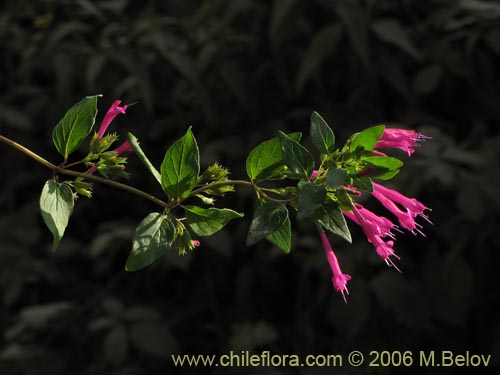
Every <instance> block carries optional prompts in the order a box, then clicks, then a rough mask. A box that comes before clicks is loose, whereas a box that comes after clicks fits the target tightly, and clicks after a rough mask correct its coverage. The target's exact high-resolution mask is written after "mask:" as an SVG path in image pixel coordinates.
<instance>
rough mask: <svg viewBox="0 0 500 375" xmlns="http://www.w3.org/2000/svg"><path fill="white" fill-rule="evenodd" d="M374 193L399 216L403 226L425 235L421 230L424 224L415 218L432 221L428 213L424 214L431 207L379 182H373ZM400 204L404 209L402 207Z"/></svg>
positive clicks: (414, 232)
mask: <svg viewBox="0 0 500 375" xmlns="http://www.w3.org/2000/svg"><path fill="white" fill-rule="evenodd" d="M372 195H373V196H374V197H375V198H377V200H378V201H379V202H380V203H382V205H383V206H384V207H385V208H387V209H388V210H389V211H391V212H392V213H393V214H394V215H395V216H396V217H397V218H398V221H399V224H400V225H401V226H402V227H403V228H405V229H407V230H408V231H410V232H411V233H413V234H414V235H416V234H417V232H418V233H420V234H421V235H422V236H424V237H425V235H424V233H422V231H421V230H420V228H422V226H421V225H420V224H418V223H416V222H415V218H416V217H417V216H421V217H423V218H424V219H425V220H427V221H428V222H429V223H431V221H430V220H429V218H428V217H427V215H424V211H425V210H430V209H429V208H427V207H425V206H424V205H423V204H422V203H420V202H419V201H417V200H416V199H414V198H408V197H406V196H404V195H403V194H401V193H399V192H397V191H395V190H392V189H389V188H386V187H384V186H382V185H379V184H377V183H373V192H372ZM398 204H399V205H400V206H401V207H402V208H403V209H401V208H400V207H399V206H398ZM431 224H432V223H431Z"/></svg>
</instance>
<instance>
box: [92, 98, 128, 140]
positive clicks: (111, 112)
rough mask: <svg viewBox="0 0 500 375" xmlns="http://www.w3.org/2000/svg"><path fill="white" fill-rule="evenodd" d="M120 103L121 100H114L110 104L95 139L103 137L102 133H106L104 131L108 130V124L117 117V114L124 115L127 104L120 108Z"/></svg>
mask: <svg viewBox="0 0 500 375" xmlns="http://www.w3.org/2000/svg"><path fill="white" fill-rule="evenodd" d="M121 102H122V101H121V100H115V101H114V102H113V104H111V107H109V109H108V112H107V113H106V115H105V116H104V118H103V119H102V122H101V126H100V128H99V131H98V132H97V139H101V138H102V137H103V135H104V133H106V130H107V129H108V126H109V124H111V122H112V121H113V120H114V118H115V117H116V116H118V114H120V113H121V114H125V111H126V110H127V107H128V104H125V105H124V106H123V107H120V103H121Z"/></svg>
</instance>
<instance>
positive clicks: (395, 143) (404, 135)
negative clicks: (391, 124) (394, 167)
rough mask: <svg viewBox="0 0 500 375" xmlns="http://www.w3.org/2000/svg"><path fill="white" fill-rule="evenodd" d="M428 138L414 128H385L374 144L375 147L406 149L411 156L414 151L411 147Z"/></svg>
mask: <svg viewBox="0 0 500 375" xmlns="http://www.w3.org/2000/svg"><path fill="white" fill-rule="evenodd" d="M429 138H430V137H426V136H425V135H423V134H421V133H418V132H417V131H415V130H405V129H388V128H385V129H384V132H383V133H382V136H381V137H380V139H379V140H378V142H377V143H376V144H375V148H376V149H379V148H399V149H400V150H403V151H406V152H407V153H408V156H411V154H413V152H415V150H414V149H413V147H417V146H418V142H422V141H425V140H426V139H429Z"/></svg>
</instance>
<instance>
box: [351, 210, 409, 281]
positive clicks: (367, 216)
mask: <svg viewBox="0 0 500 375" xmlns="http://www.w3.org/2000/svg"><path fill="white" fill-rule="evenodd" d="M352 212H353V213H350V212H346V211H344V215H345V216H347V217H348V218H349V219H351V220H352V221H354V222H355V223H356V224H358V225H359V226H361V229H363V232H364V233H365V235H366V238H367V239H368V242H370V243H371V244H372V245H373V246H374V247H375V251H376V252H377V255H378V256H379V257H380V258H382V259H383V260H384V261H385V263H386V264H387V265H388V266H389V267H391V266H392V267H394V268H395V269H396V270H398V272H401V270H400V269H399V268H398V267H397V266H396V265H395V264H394V262H393V261H392V259H391V258H390V257H391V256H393V257H395V258H396V259H398V260H399V259H400V258H399V257H398V256H397V255H396V254H395V253H394V249H393V248H392V247H393V246H394V241H392V240H389V241H387V242H385V241H384V240H383V239H382V238H384V237H390V238H392V239H394V235H393V233H392V232H391V231H392V229H393V228H396V226H395V225H394V223H392V222H391V221H390V220H389V219H387V218H385V217H381V216H377V215H375V214H374V213H373V212H371V211H370V210H367V209H366V208H364V207H363V206H361V205H354V206H353V208H352ZM396 229H397V228H396Z"/></svg>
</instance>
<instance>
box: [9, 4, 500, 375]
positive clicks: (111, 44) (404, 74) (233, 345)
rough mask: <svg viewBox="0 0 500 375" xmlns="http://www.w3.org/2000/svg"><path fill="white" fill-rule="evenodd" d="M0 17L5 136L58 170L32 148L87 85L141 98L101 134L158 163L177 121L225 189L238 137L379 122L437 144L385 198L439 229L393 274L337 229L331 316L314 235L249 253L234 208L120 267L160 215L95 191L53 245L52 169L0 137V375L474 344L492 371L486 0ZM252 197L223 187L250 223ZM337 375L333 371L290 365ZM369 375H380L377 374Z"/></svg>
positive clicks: (498, 61)
mask: <svg viewBox="0 0 500 375" xmlns="http://www.w3.org/2000/svg"><path fill="white" fill-rule="evenodd" d="M1 7H2V9H1V11H0V132H1V133H2V134H4V135H6V136H8V137H10V138H12V139H14V140H17V141H19V142H20V143H22V144H25V145H26V146H28V147H30V148H32V149H33V150H34V151H36V152H38V153H40V154H41V155H43V156H45V157H47V158H48V159H49V160H52V161H54V162H57V160H60V157H58V154H57V152H56V150H55V149H53V148H52V149H50V148H49V145H50V144H51V133H52V129H53V126H54V125H55V124H56V123H57V122H58V121H59V119H60V118H61V117H62V115H63V114H64V112H65V110H66V109H68V108H69V107H70V106H71V105H73V104H74V103H75V102H77V101H78V100H80V99H81V98H82V97H84V96H85V95H93V94H97V93H101V94H104V97H103V98H102V99H101V100H100V102H99V110H100V112H99V115H98V118H99V119H101V118H102V116H103V115H104V113H105V111H106V109H107V108H108V106H109V105H110V104H111V103H112V102H113V100H114V99H115V98H121V99H123V100H124V102H126V103H130V102H132V101H136V100H138V101H139V104H138V105H136V106H134V107H131V108H130V109H129V110H128V113H127V115H126V116H121V117H119V118H117V120H116V121H115V123H114V124H113V125H112V130H113V131H114V130H116V131H119V132H120V133H121V135H122V137H125V134H126V131H132V132H133V133H134V134H136V135H137V136H138V138H139V139H140V141H141V146H142V147H143V149H144V150H145V151H146V152H148V154H149V156H150V158H151V160H152V161H154V163H155V164H156V165H157V166H159V165H160V164H161V161H162V158H163V153H164V151H165V150H166V148H167V147H168V145H170V144H171V143H172V142H173V141H175V140H176V139H178V138H179V137H180V136H181V135H182V134H184V133H185V132H186V130H187V127H188V126H190V125H192V126H193V132H194V133H195V135H196V137H197V141H198V145H199V147H200V152H201V160H202V163H203V165H204V166H205V167H206V166H208V165H209V164H210V163H213V162H215V161H219V162H221V163H223V164H224V165H227V166H228V167H229V168H230V169H231V171H232V176H233V177H235V178H241V177H243V176H244V175H245V167H244V165H245V164H244V161H245V157H246V155H247V154H248V152H249V151H250V150H251V148H252V147H254V146H255V145H257V144H258V143H260V142H261V141H263V140H265V139H268V138H271V137H275V136H277V134H278V130H282V131H284V132H287V133H289V132H294V131H304V132H307V131H308V125H309V117H310V115H311V113H312V111H314V110H316V111H318V112H319V113H320V114H321V115H322V117H323V118H324V119H325V120H326V121H327V122H328V123H329V124H330V125H331V126H332V128H333V129H334V131H335V135H336V139H337V143H338V144H341V142H343V141H344V140H345V139H346V138H347V137H348V136H349V135H350V134H352V133H353V132H355V131H358V130H360V129H362V128H364V127H366V126H370V125H375V124H379V123H387V124H388V125H389V126H403V127H411V128H417V129H419V130H420V131H422V132H423V133H425V134H427V135H430V136H432V137H433V140H432V141H430V142H427V143H425V144H423V146H422V147H421V148H420V149H418V150H417V152H416V153H415V155H414V156H413V157H412V158H411V159H408V158H406V157H404V155H402V154H399V153H397V152H396V153H395V154H397V156H402V157H403V158H404V160H405V161H406V165H405V167H404V168H403V172H402V173H401V174H400V175H398V176H397V177H396V179H395V180H394V185H393V186H396V187H397V188H398V189H399V190H400V191H402V192H403V193H405V194H407V195H409V196H415V197H418V198H419V199H420V200H421V201H423V202H425V203H426V204H427V205H428V206H429V207H431V208H432V210H433V211H432V213H431V218H432V220H433V221H434V223H435V225H434V226H433V227H431V226H430V225H425V228H424V231H425V232H426V233H427V235H428V238H427V239H424V238H422V237H413V236H411V235H407V236H404V237H400V239H399V240H398V242H397V252H398V253H399V255H401V256H402V261H401V263H400V265H401V268H402V269H403V270H404V273H403V274H402V275H400V274H398V273H396V272H395V271H394V270H393V269H387V267H386V266H385V265H384V264H383V262H381V261H380V260H379V259H378V258H377V257H376V255H375V252H374V251H373V249H372V247H371V246H370V245H369V244H368V243H367V242H366V240H365V238H364V236H363V234H362V233H361V231H360V230H358V228H355V227H354V226H352V228H353V237H354V240H353V244H352V245H349V244H347V243H346V242H344V241H342V240H341V239H335V240H334V241H333V243H334V247H335V248H336V249H337V252H338V254H339V258H340V261H341V263H342V266H343V269H344V271H345V272H348V273H350V274H351V275H352V276H353V280H352V282H351V283H350V285H349V290H350V292H351V295H350V296H349V304H348V305H344V303H343V301H342V298H341V297H340V295H339V294H338V293H336V292H335V291H334V290H333V288H332V285H331V281H330V277H331V275H330V270H329V269H328V266H327V263H326V261H325V259H324V254H323V250H322V248H321V242H320V240H319V238H318V236H317V234H316V233H315V232H314V228H313V227H311V226H309V225H307V224H303V223H301V224H300V225H297V224H296V221H295V224H294V228H295V231H294V245H293V247H292V251H291V254H290V255H285V254H284V253H282V252H281V251H280V250H278V249H277V248H275V247H273V246H271V245H269V244H268V243H259V244H257V245H255V246H252V247H250V248H247V247H245V237H246V230H247V228H248V225H249V223H250V218H249V217H247V218H245V219H242V220H239V221H235V222H232V223H230V224H229V226H228V229H226V230H225V231H223V233H221V234H218V235H217V236H214V237H213V238H206V239H203V243H202V246H201V247H200V248H198V249H196V250H195V251H194V253H192V254H189V255H187V256H185V257H182V258H179V257H177V256H176V255H175V253H174V252H171V254H169V255H168V256H167V257H165V259H162V260H160V261H159V262H157V263H155V264H154V265H153V266H152V267H149V268H148V269H145V270H143V271H140V272H137V273H131V274H128V273H126V272H125V271H124V263H125V260H126V258H127V255H128V252H129V250H130V247H131V238H132V233H133V229H134V226H135V225H136V224H137V223H138V222H139V221H140V220H141V219H142V218H143V217H145V216H146V214H147V213H149V212H152V211H154V210H156V207H153V206H152V204H151V203H150V202H147V201H144V200H140V199H138V198H136V197H134V196H131V195H128V194H127V193H124V192H119V191H115V190H112V189H110V188H108V187H106V186H96V188H95V198H94V199H93V200H92V201H88V200H87V199H85V198H80V200H79V201H78V202H77V204H76V206H75V212H74V214H73V217H72V218H71V221H70V225H69V227H68V229H67V230H66V235H65V238H64V239H63V241H62V243H61V246H60V248H59V250H58V251H57V253H55V254H52V253H51V252H50V247H51V241H52V240H51V235H50V233H49V231H48V230H46V228H45V227H44V225H43V222H42V219H41V217H40V214H39V212H38V197H39V194H40V191H41V189H42V187H43V184H44V182H45V180H46V179H48V178H50V173H49V172H48V171H47V170H44V169H43V168H42V167H41V166H39V165H37V164H35V163H34V162H33V161H32V160H30V159H28V158H27V157H25V156H24V155H22V154H20V153H16V152H15V151H13V150H11V149H8V148H7V147H6V146H4V145H2V146H0V162H1V168H0V186H1V190H0V210H1V214H0V304H1V309H0V348H1V349H0V373H2V374H104V373H106V374H140V373H150V374H160V373H161V374H164V373H167V371H168V370H169V369H170V368H171V360H170V354H171V353H177V352H179V353H193V354H197V353H215V354H218V353H221V354H223V353H226V352H228V351H229V350H235V351H239V350H243V349H248V350H254V351H256V352H260V351H261V350H264V349H269V350H271V351H272V352H274V353H287V354H293V353H295V354H308V353H314V354H320V353H323V354H328V353H347V352H349V351H350V350H352V349H357V350H362V351H364V352H365V353H367V352H368V351H369V350H401V351H402V350H414V351H418V350H441V349H443V350H454V351H456V352H457V353H458V352H465V351H466V350H469V351H471V352H475V353H480V354H492V355H493V361H495V362H496V364H495V366H496V365H497V364H498V363H499V361H500V320H499V317H500V311H499V309H498V306H499V305H500V304H499V303H498V302H499V299H500V295H499V293H498V289H497V285H498V277H497V276H498V267H499V265H500V262H499V260H500V259H499V258H500V256H499V245H498V243H499V242H498V226H499V223H500V221H499V206H500V199H499V197H500V191H499V190H500V185H499V181H500V180H499V177H498V176H499V175H500V173H499V172H500V169H499V159H500V157H499V156H500V135H499V132H498V131H497V129H498V127H499V126H500V70H499V69H498V66H500V5H498V2H496V1H475V0H465V1H437V0H431V1H409V0H404V1H391V0H385V1H383V0H382V1H368V0H364V1H363V0H358V1H347V0H346V1H333V0H314V1H298V0H275V1H245V0H234V1H219V0H212V1H198V0H165V1H153V0H144V1H141V2H133V1H132V0H106V1H90V0H80V1H69V0H65V1H55V0H53V1H26V0H21V1H18V0H16V1H14V0H6V1H4V2H3V3H2V5H1ZM305 134H306V135H307V134H308V133H305ZM304 138H305V139H304V143H305V144H306V145H307V146H309V148H311V146H312V142H311V139H310V138H309V137H308V136H305V137H304ZM84 147H86V146H84ZM128 170H129V171H130V172H131V173H132V176H133V177H132V180H131V183H132V184H133V185H136V186H141V187H143V188H144V189H145V190H150V191H152V192H155V193H158V194H161V191H160V189H159V188H158V185H157V183H156V182H155V181H154V179H153V178H152V177H151V176H150V175H149V173H148V172H147V171H146V170H145V169H144V168H142V165H141V164H140V162H138V161H137V159H135V158H131V160H130V162H129V167H128ZM253 199H254V198H253V197H252V196H251V193H250V191H248V190H244V189H239V192H238V193H237V194H234V195H232V196H230V197H227V198H224V199H221V200H220V202H219V203H220V206H221V207H222V206H227V207H231V208H234V209H235V210H237V211H244V212H250V211H251V209H252V208H253V204H254V200H253ZM369 206H370V207H371V208H373V209H374V210H375V211H376V212H379V213H382V212H383V210H382V208H381V206H380V205H377V204H376V203H369ZM388 215H389V214H388ZM247 216H248V215H247ZM208 370H209V369H198V371H197V372H198V373H199V372H208ZM214 370H219V369H214ZM239 370H241V371H240V373H243V372H244V370H245V369H239ZM250 370H252V369H246V372H245V373H247V372H248V373H250V372H252V371H250ZM337 370H342V371H344V372H347V370H348V369H347V368H344V369H309V370H308V371H307V372H304V373H308V374H313V373H332V372H334V371H337ZM366 370H367V369H366V368H365V369H364V371H366ZM417 370H418V369H417V368H413V369H409V370H407V373H410V372H412V371H414V372H415V371H417ZM441 370H442V371H440V373H451V371H452V370H450V369H441ZM418 371H419V373H420V372H421V370H418ZM174 372H175V371H174ZM218 372H220V371H218ZM218 372H214V373H218ZM284 372H286V370H284V369H272V368H265V369H258V373H269V374H271V373H272V374H274V373H276V374H278V373H284ZM382 372H384V373H392V372H397V371H396V370H394V369H385V370H384V371H377V372H375V373H382ZM453 373H456V370H453Z"/></svg>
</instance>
